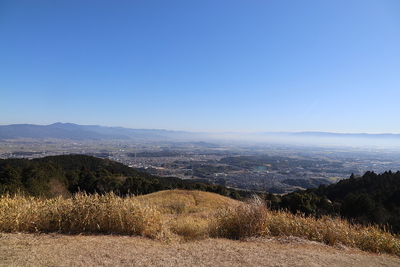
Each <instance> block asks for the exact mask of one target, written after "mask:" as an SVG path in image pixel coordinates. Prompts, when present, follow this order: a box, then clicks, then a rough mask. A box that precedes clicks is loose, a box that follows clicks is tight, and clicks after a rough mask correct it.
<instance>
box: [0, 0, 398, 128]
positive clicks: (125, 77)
mask: <svg viewBox="0 0 400 267" xmlns="http://www.w3.org/2000/svg"><path fill="white" fill-rule="evenodd" d="M399 102H400V1H398V0H393V1H385V0H376V1H370V0H352V1H348V0H345V1H341V0H332V1H330V0H324V1H321V0H315V1H307V0H304V1H298V0H291V1H289V0H276V1H273V0H264V1H261V0H257V1H255V0H254V1H253V0H243V1H235V0H210V1H208V0H198V1H191V0H185V1H184V0H176V1H175V0H168V1H165V0H160V1H152V0H141V1H133V0H132V1H111V0H110V1H99V0H96V1H94V0H93V1H90V0H87V1H81V0H79V1H72V0H65V1H56V0H48V1H40V0H36V1H19V0H9V1H8V0H2V1H0V125H8V124H16V123H31V124H42V125H46V124H51V123H54V122H71V123H77V124H85V125H93V124H97V125H103V126H123V127H130V128H151V129H168V130H184V131H210V132H225V131H238V132H252V131H294V132H300V131H327V132H342V133H343V132H351V133H361V132H362V133H400V123H399V120H400V104H399Z"/></svg>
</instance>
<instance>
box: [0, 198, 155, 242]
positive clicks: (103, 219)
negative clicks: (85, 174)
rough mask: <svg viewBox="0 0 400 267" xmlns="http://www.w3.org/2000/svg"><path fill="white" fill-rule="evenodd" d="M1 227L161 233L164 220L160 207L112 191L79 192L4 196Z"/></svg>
mask: <svg viewBox="0 0 400 267" xmlns="http://www.w3.org/2000/svg"><path fill="white" fill-rule="evenodd" d="M0 231H1V232H61V233H115V234H126V235H143V236H148V237H157V236H158V235H159V234H160V233H161V231H162V221H161V217H160V213H159V211H158V210H157V209H156V208H154V207H150V206H146V205H143V204H141V203H139V202H138V201H137V200H136V199H135V198H132V197H129V198H120V197H117V196H115V195H114V194H112V193H110V194H106V195H97V194H94V195H86V194H83V193H79V194H76V195H74V196H73V197H72V198H67V199H64V198H61V197H58V198H52V199H40V198H33V197H23V196H14V197H10V196H4V197H1V198H0Z"/></svg>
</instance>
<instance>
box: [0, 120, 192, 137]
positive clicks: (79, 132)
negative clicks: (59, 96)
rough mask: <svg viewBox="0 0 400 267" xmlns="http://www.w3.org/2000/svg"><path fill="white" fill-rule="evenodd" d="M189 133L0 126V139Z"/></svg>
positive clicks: (63, 125) (68, 125) (74, 126)
mask: <svg viewBox="0 0 400 267" xmlns="http://www.w3.org/2000/svg"><path fill="white" fill-rule="evenodd" d="M186 135H190V133H188V132H178V131H167V130H149V129H130V128H124V127H105V126H99V125H78V124H73V123H60V122H58V123H54V124H50V125H34V124H12V125H4V126H0V139H18V138H38V139H44V138H58V139H69V140H112V139H118V140H129V139H171V138H182V137H185V136H186Z"/></svg>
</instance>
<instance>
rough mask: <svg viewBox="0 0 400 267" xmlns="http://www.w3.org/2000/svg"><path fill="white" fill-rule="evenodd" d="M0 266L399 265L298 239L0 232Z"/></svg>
mask: <svg viewBox="0 0 400 267" xmlns="http://www.w3.org/2000/svg"><path fill="white" fill-rule="evenodd" d="M0 266H229V267H233V266H363V267H367V266H400V258H399V257H396V256H390V255H377V254H373V253H366V252H362V251H360V250H356V249H349V248H345V247H341V248H334V247H330V246H326V245H323V244H321V243H316V242H310V241H307V240H303V239H298V238H289V237H288V238H271V239H251V240H250V239H249V240H246V241H232V240H226V239H205V240H201V241H194V242H186V243H179V242H171V243H168V244H167V243H163V242H160V241H154V240H150V239H147V238H142V237H130V236H113V235H88V236H84V235H60V234H6V233H0Z"/></svg>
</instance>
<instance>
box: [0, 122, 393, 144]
mask: <svg viewBox="0 0 400 267" xmlns="http://www.w3.org/2000/svg"><path fill="white" fill-rule="evenodd" d="M20 138H33V139H45V138H56V139H67V140H68V139H69V140H135V139H148V140H183V139H186V140H187V139H192V140H194V139H232V140H258V141H260V140H264V141H269V140H272V141H285V140H289V141H296V140H297V141H301V140H306V141H307V140H308V141H309V142H318V141H319V142H326V141H335V140H336V141H340V140H348V141H350V142H353V141H355V140H356V139H359V140H371V141H373V140H385V141H393V140H396V141H398V140H400V134H394V133H379V134H368V133H333V132H319V131H306V132H252V133H235V132H229V133H207V132H187V131H173V130H164V129H134V128H126V127H121V126H118V127H111V126H100V125H79V124H75V123H61V122H56V123H53V124H49V125H36V124H10V125H0V139H20Z"/></svg>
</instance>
